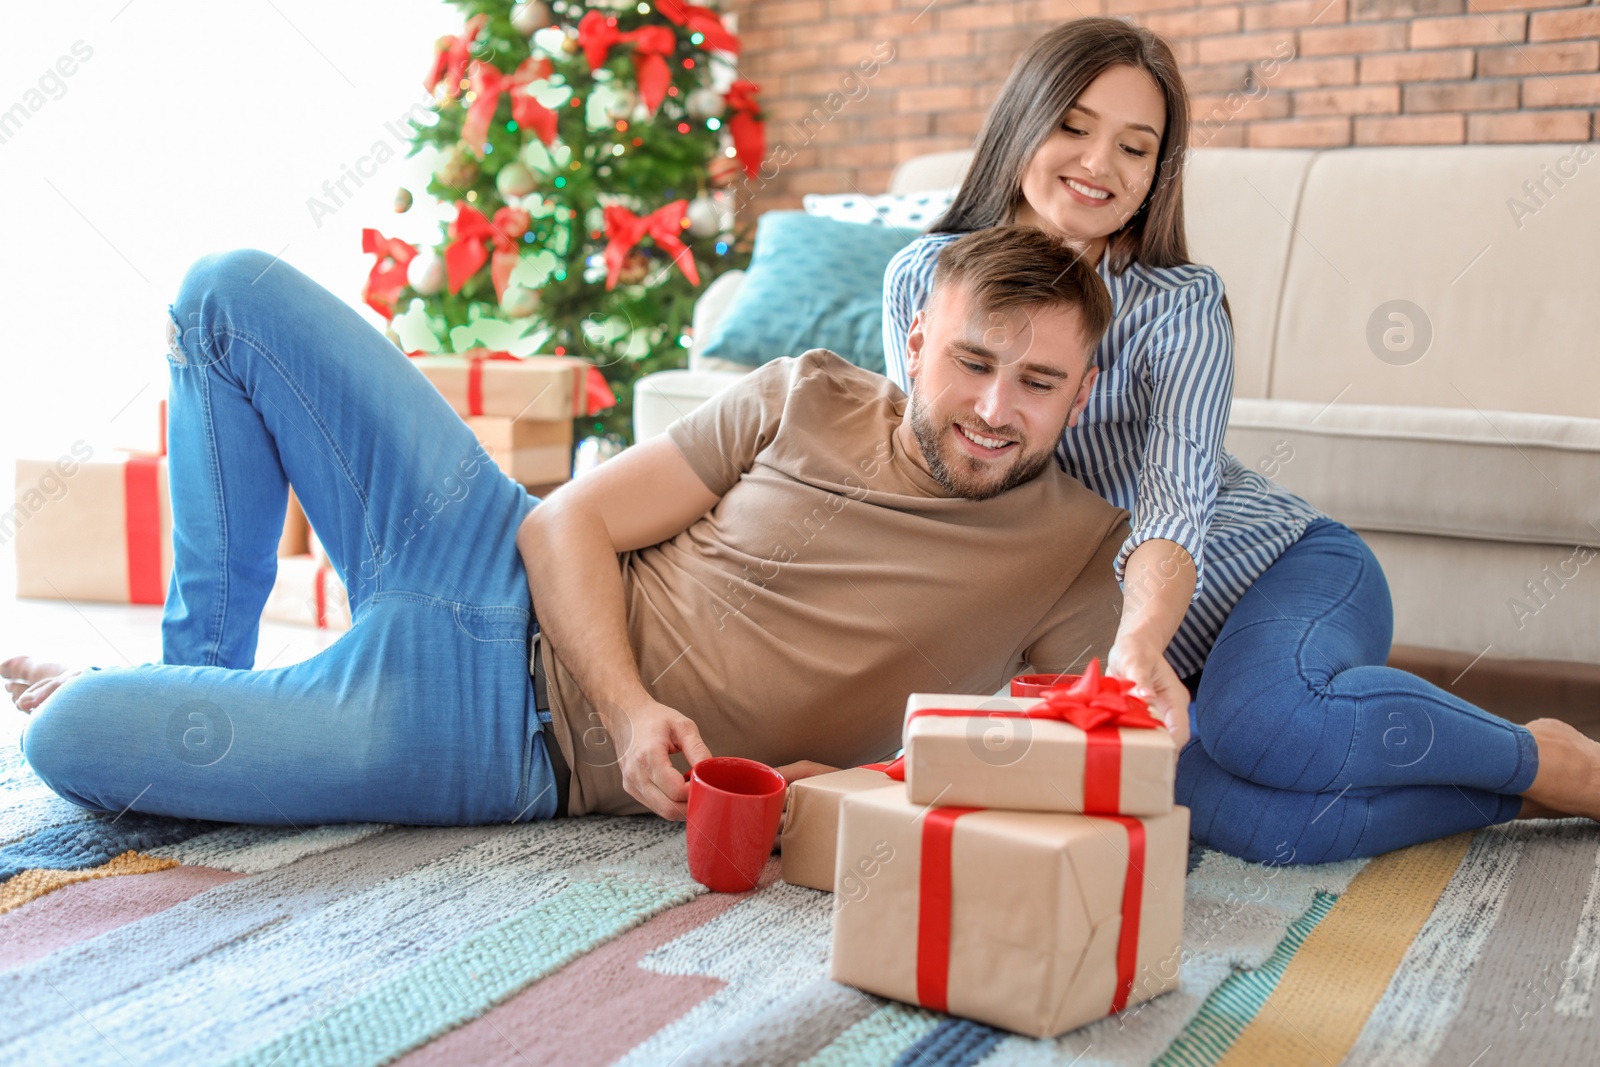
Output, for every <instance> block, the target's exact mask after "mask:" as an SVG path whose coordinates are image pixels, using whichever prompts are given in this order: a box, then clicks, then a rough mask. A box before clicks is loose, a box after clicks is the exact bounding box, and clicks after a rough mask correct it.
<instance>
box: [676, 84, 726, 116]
mask: <svg viewBox="0 0 1600 1067" xmlns="http://www.w3.org/2000/svg"><path fill="white" fill-rule="evenodd" d="M684 107H685V108H687V109H688V111H689V117H690V118H692V119H697V120H699V121H701V122H704V121H705V120H706V119H709V118H715V117H716V116H718V115H721V114H722V113H723V112H724V111H726V110H727V109H728V102H727V101H726V100H724V99H723V98H722V94H721V93H719V92H717V91H716V90H715V89H708V88H706V87H705V86H701V87H700V88H699V89H696V90H695V91H694V92H692V93H690V94H689V99H688V100H687V101H686V102H685V103H684Z"/></svg>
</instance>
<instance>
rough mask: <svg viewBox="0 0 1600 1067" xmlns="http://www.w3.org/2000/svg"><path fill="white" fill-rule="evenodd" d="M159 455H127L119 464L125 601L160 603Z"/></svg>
mask: <svg viewBox="0 0 1600 1067" xmlns="http://www.w3.org/2000/svg"><path fill="white" fill-rule="evenodd" d="M160 466H161V457H160V456H129V457H128V460H127V462H126V463H124V464H123V465H122V525H123V540H124V544H125V547H126V548H127V552H128V603H130V604H161V603H165V601H166V599H167V591H166V587H165V586H163V585H162V584H161V492H160V484H159V481H158V475H159V473H160Z"/></svg>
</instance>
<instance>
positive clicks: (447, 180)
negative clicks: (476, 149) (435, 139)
mask: <svg viewBox="0 0 1600 1067" xmlns="http://www.w3.org/2000/svg"><path fill="white" fill-rule="evenodd" d="M433 176H434V177H436V178H438V179H439V180H440V181H441V182H443V183H444V184H445V185H448V186H450V187H451V188H452V189H461V190H465V189H468V188H470V187H471V186H472V185H474V184H476V182H477V180H478V161H477V160H475V159H473V158H472V155H471V153H469V152H467V151H466V150H464V149H463V148H462V147H461V146H460V145H454V146H452V147H451V148H450V149H449V150H448V151H447V152H445V154H444V157H443V158H442V159H441V160H440V161H439V166H438V168H437V169H436V170H435V171H434V172H433Z"/></svg>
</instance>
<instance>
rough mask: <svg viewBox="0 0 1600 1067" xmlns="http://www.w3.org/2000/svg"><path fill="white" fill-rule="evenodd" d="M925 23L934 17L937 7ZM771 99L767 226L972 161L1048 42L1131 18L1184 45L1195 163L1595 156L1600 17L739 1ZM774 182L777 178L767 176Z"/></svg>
mask: <svg viewBox="0 0 1600 1067" xmlns="http://www.w3.org/2000/svg"><path fill="white" fill-rule="evenodd" d="M925 5H926V6H925ZM729 6H730V9H731V10H733V11H735V12H737V14H738V26H739V33H740V36H741V38H742V39H743V42H744V47H745V51H744V54H743V55H742V56H741V57H740V60H739V69H740V73H741V74H743V75H744V76H745V77H747V78H749V79H751V80H752V81H755V82H757V83H758V84H759V85H761V87H762V90H763V91H762V101H763V105H764V106H765V108H766V109H767V114H768V120H769V121H768V133H767V140H768V148H769V165H768V166H767V167H766V168H765V169H764V171H763V176H762V177H761V178H760V179H757V180H754V181H752V182H751V183H750V187H749V190H748V191H749V193H750V194H751V195H752V197H753V200H754V204H753V206H754V207H755V208H756V209H757V210H764V209H767V208H774V207H795V206H798V204H799V198H800V196H801V194H803V193H809V192H830V193H831V192H846V191H849V190H851V189H856V190H859V191H861V192H867V193H876V192H881V191H882V190H883V189H884V188H885V186H886V184H887V182H888V180H889V173H890V171H892V170H893V169H894V165H895V164H896V163H897V162H899V161H900V160H903V159H906V158H908V157H910V156H914V155H919V154H921V153H924V152H935V151H942V150H946V149H953V148H965V147H967V146H969V145H970V144H971V141H972V138H973V136H974V135H975V134H976V133H977V131H978V127H979V125H980V124H981V123H982V121H983V115H984V112H985V110H986V109H987V108H988V106H989V103H990V102H991V101H992V100H993V99H994V96H995V94H996V93H997V92H998V91H999V88H1000V84H1001V82H1002V81H1003V80H1004V79H1005V75H1006V72H1007V71H1008V70H1009V69H1010V67H1011V64H1012V62H1013V61H1014V60H1015V58H1016V57H1017V55H1018V54H1019V53H1021V51H1022V50H1023V49H1024V48H1025V47H1026V46H1027V45H1028V43H1029V42H1030V41H1031V40H1032V39H1033V38H1034V37H1035V36H1036V35H1037V34H1038V32H1039V31H1040V30H1042V29H1045V28H1047V27H1050V26H1053V25H1055V24H1057V23H1058V22H1062V21H1065V20H1067V19H1072V18H1077V17H1079V16H1081V15H1113V16H1124V17H1127V18H1130V19H1132V20H1133V21H1135V22H1137V23H1139V24H1140V25H1143V26H1148V27H1149V28H1150V29H1152V30H1155V31H1156V32H1157V33H1160V34H1162V35H1163V36H1164V37H1165V38H1166V39H1167V41H1168V42H1169V43H1170V44H1171V45H1172V48H1173V51H1174V52H1175V54H1176V55H1177V58H1178V61H1179V63H1181V64H1182V66H1183V72H1184V77H1185V80H1186V81H1187V84H1188V86H1189V92H1190V95H1191V98H1192V104H1193V108H1192V110H1193V115H1192V118H1193V120H1194V123H1195V125H1194V130H1193V143H1194V144H1196V145H1207V144H1209V145H1230V146H1245V147H1319V148H1323V147H1326V148H1336V147H1342V146H1346V145H1388V144H1463V143H1480V142H1529V141H1562V142H1568V141H1589V140H1594V139H1596V138H1597V136H1600V121H1597V116H1600V3H1597V2H1595V0H1590V2H1588V3H1583V2H1581V0H1254V2H1244V3H1238V2H1234V0H988V2H981V0H980V2H977V3H972V2H962V0H935V2H933V3H932V4H928V3H927V0H732V2H731V4H730V5H729ZM768 175H770V177H768Z"/></svg>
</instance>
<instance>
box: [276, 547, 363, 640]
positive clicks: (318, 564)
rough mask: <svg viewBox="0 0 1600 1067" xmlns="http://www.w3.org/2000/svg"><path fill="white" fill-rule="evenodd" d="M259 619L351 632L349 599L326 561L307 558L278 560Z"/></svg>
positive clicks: (296, 557) (336, 575)
mask: <svg viewBox="0 0 1600 1067" xmlns="http://www.w3.org/2000/svg"><path fill="white" fill-rule="evenodd" d="M261 617H262V618H263V619H268V620H271V621H272V622H282V623H288V624H290V625H292V626H311V627H315V628H316V629H318V630H348V629H350V598H349V596H348V595H347V594H346V593H345V588H344V583H343V582H341V581H340V580H339V575H338V573H337V572H336V571H335V570H334V569H333V567H331V566H330V565H329V564H328V563H327V562H325V561H322V560H318V559H316V558H315V557H313V556H310V555H301V556H285V557H283V558H281V559H279V560H278V577H277V580H276V581H274V582H273V583H272V592H271V593H270V594H268V595H267V602H266V604H265V605H264V606H263V607H262V609H261Z"/></svg>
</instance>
